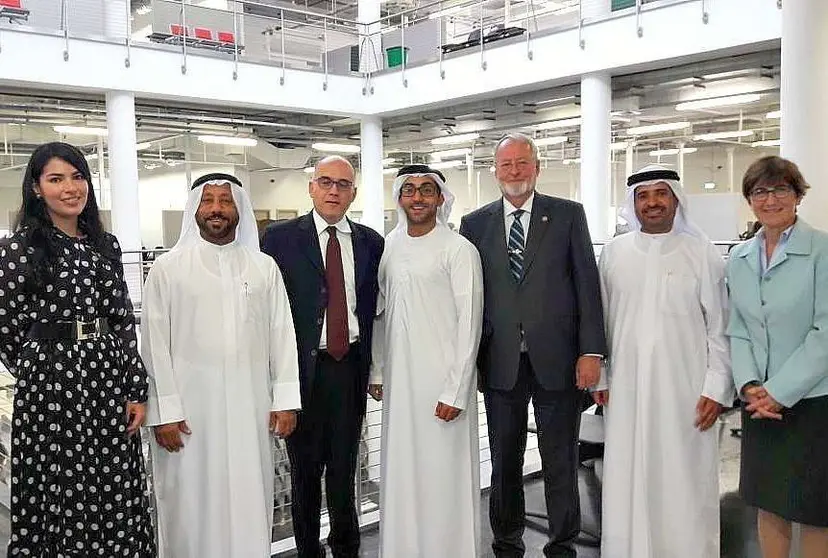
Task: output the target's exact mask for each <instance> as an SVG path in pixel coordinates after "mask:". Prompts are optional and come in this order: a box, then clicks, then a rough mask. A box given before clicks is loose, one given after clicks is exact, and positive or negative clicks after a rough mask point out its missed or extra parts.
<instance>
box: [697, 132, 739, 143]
mask: <svg viewBox="0 0 828 558" xmlns="http://www.w3.org/2000/svg"><path fill="white" fill-rule="evenodd" d="M752 135H753V130H734V131H732V132H713V133H710V134H699V135H697V136H693V139H694V140H696V141H715V140H721V139H734V138H746V137H748V136H752Z"/></svg>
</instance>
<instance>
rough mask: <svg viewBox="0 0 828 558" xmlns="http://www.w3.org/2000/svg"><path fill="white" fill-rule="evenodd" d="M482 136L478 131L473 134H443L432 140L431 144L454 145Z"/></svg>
mask: <svg viewBox="0 0 828 558" xmlns="http://www.w3.org/2000/svg"><path fill="white" fill-rule="evenodd" d="M478 138H480V134H478V133H477V132H475V133H472V134H457V135H454V136H443V137H440V138H434V139H433V140H431V145H454V144H456V143H468V142H470V141H474V140H476V139H478Z"/></svg>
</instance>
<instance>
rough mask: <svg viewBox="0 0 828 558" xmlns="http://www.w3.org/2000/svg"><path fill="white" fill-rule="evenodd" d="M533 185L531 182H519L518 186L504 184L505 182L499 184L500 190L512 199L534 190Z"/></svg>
mask: <svg viewBox="0 0 828 558" xmlns="http://www.w3.org/2000/svg"><path fill="white" fill-rule="evenodd" d="M534 186H535V185H534V184H532V183H531V182H521V183H520V184H512V185H509V184H506V183H505V182H501V183H500V190H501V191H502V192H503V193H504V194H507V195H509V196H511V197H513V198H517V197H520V196H523V195H526V194H528V193H529V192H531V191H532V189H533V188H534Z"/></svg>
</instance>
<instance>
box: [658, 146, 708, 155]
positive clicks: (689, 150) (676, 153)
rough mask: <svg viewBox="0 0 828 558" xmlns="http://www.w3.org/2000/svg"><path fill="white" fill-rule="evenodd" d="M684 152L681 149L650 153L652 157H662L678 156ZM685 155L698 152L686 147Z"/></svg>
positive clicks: (659, 150) (660, 150)
mask: <svg viewBox="0 0 828 558" xmlns="http://www.w3.org/2000/svg"><path fill="white" fill-rule="evenodd" d="M681 151H682V150H681V149H678V148H676V149H656V150H655V151H650V157H662V156H665V155H678V154H679V153H680V152H681ZM683 151H684V154H685V155H687V154H688V153H695V152H696V151H698V149H696V148H695V147H685V148H684V150H683Z"/></svg>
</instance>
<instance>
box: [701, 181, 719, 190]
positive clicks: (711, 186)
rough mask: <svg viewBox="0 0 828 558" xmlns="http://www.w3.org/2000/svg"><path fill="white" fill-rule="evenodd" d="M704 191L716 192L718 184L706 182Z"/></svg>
mask: <svg viewBox="0 0 828 558" xmlns="http://www.w3.org/2000/svg"><path fill="white" fill-rule="evenodd" d="M704 189H705V190H715V189H716V183H715V182H705V183H704Z"/></svg>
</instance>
